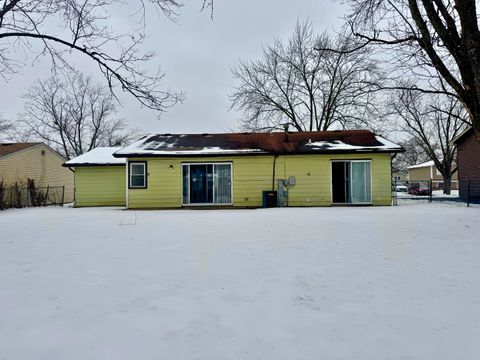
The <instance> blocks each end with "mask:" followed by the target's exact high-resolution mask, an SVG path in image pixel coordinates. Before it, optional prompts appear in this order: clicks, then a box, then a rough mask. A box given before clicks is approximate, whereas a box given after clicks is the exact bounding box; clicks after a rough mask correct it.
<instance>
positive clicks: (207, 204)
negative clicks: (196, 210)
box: [180, 161, 233, 207]
mask: <svg viewBox="0 0 480 360" xmlns="http://www.w3.org/2000/svg"><path fill="white" fill-rule="evenodd" d="M184 165H187V166H188V198H189V199H190V174H191V171H190V165H230V200H231V201H230V202H229V203H222V204H215V203H195V204H190V203H184V201H183V185H184V184H183V166H184ZM181 166H182V171H181V174H180V176H181V177H182V206H192V207H195V206H231V205H233V162H228V161H227V162H225V161H224V162H182V164H181ZM213 199H215V185H214V186H213Z"/></svg>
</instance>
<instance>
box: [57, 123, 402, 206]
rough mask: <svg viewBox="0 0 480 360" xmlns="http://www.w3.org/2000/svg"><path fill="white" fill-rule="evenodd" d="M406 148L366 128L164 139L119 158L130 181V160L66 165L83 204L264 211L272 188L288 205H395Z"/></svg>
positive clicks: (152, 139)
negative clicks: (397, 169)
mask: <svg viewBox="0 0 480 360" xmlns="http://www.w3.org/2000/svg"><path fill="white" fill-rule="evenodd" d="M401 151H403V149H402V148H401V147H400V146H398V145H396V144H394V143H391V142H389V141H388V140H385V139H383V138H381V137H379V136H376V135H375V134H373V133H371V132H370V131H363V130H352V131H325V132H298V133H285V132H277V133H230V134H185V135H172V134H157V135H149V136H145V137H143V138H141V139H140V140H139V141H137V142H136V143H134V144H132V145H130V146H127V147H125V148H123V149H121V150H118V151H116V152H115V153H113V156H114V158H117V160H119V161H120V160H123V161H125V160H126V161H127V164H128V166H127V167H126V169H125V172H124V174H126V175H127V179H125V177H121V175H120V171H121V170H120V169H122V168H123V166H124V165H123V163H121V164H120V163H117V164H115V163H113V162H112V161H113V160H112V159H111V158H109V160H108V161H106V162H105V163H100V162H99V161H98V157H97V156H95V154H92V153H87V154H86V156H89V154H91V158H89V159H87V160H85V158H83V159H82V158H81V157H80V158H76V159H73V160H71V161H69V162H68V163H66V164H65V165H66V166H73V167H75V171H76V182H77V205H78V206H83V205H88V204H92V205H110V201H103V199H102V193H103V192H104V191H107V189H108V191H111V190H112V189H113V188H115V189H116V191H118V192H119V191H120V190H121V189H122V190H123V191H125V194H126V199H125V203H126V204H125V205H126V207H127V208H130V209H142V208H180V207H194V206H207V207H214V206H217V207H218V206H221V207H260V206H262V204H263V196H265V195H266V194H264V191H272V190H276V191H278V196H279V198H280V200H279V203H280V204H281V205H286V206H328V205H336V204H366V205H391V199H392V197H391V159H392V154H393V153H396V152H401ZM110 153H111V152H110ZM114 166H117V167H118V174H117V175H116V176H115V175H114V174H113V173H114V172H115V173H116V172H117V170H112V169H113V168H114ZM79 170H80V171H79ZM124 176H125V175H124ZM103 177H104V178H103ZM113 177H115V178H116V179H117V180H118V181H116V182H115V184H113V181H112V178H113ZM102 184H106V186H103V185H102ZM122 184H123V185H122ZM127 185H128V186H127ZM85 199H88V201H87V200H85ZM119 199H120V198H119Z"/></svg>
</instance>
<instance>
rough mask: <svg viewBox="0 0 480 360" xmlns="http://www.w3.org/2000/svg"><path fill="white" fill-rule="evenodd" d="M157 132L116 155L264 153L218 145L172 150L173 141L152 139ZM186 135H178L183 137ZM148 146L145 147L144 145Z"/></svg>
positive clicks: (260, 150) (257, 150) (256, 150)
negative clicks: (225, 147)
mask: <svg viewBox="0 0 480 360" xmlns="http://www.w3.org/2000/svg"><path fill="white" fill-rule="evenodd" d="M155 136H157V134H152V135H147V136H145V137H143V138H141V139H140V140H139V141H137V142H135V143H133V144H131V145H128V146H126V147H124V148H122V149H121V150H120V151H117V155H119V156H125V155H129V154H135V155H203V154H205V155H221V154H249V153H265V151H263V150H262V149H224V148H221V147H218V146H210V147H203V148H201V149H195V150H188V149H182V150H172V148H173V147H174V146H176V145H175V144H174V143H168V142H165V141H152V140H151V138H152V137H155ZM185 136H186V135H179V137H185ZM146 146H147V147H148V148H145V147H146ZM162 148H163V149H162Z"/></svg>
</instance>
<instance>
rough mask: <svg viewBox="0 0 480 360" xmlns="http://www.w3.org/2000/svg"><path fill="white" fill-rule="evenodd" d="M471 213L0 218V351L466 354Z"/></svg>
mask: <svg viewBox="0 0 480 360" xmlns="http://www.w3.org/2000/svg"><path fill="white" fill-rule="evenodd" d="M479 211H480V210H479V209H478V208H466V207H458V206H448V205H445V204H418V205H415V206H405V207H402V206H399V207H355V208H310V209H306V208H303V209H299V208H289V209H259V210H223V211H222V210H217V211H201V210H190V211H188V210H184V211H182V210H178V211H137V212H133V211H122V210H120V209H108V208H105V209H73V208H54V207H50V208H37V209H22V210H12V211H5V212H1V213H0V309H1V311H0V359H48V360H51V359H62V360H64V359H82V360H84V359H89V360H91V359H116V360H118V359H142V360H143V359H175V360H178V359H208V360H212V359H222V360H223V359H242V360H243V359H275V360H278V359H285V360H287V359H288V360H292V359H295V360H297V359H369V360H372V359H382V360H385V359H422V360H424V359H435V360H438V359H448V360H451V359H455V360H459V359H472V360H473V359H478V358H479V354H480V342H479V341H478V339H479V338H480V261H479V259H480V236H479V233H480V222H479V221H478V218H479V215H480V212H479Z"/></svg>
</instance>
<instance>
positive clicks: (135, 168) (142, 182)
mask: <svg viewBox="0 0 480 360" xmlns="http://www.w3.org/2000/svg"><path fill="white" fill-rule="evenodd" d="M128 185H129V186H128V187H129V188H131V189H145V188H146V187H147V163H146V162H130V163H129V179H128Z"/></svg>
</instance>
